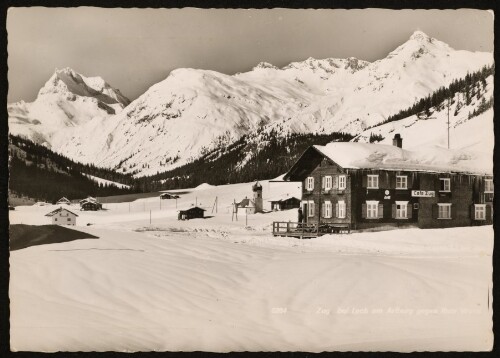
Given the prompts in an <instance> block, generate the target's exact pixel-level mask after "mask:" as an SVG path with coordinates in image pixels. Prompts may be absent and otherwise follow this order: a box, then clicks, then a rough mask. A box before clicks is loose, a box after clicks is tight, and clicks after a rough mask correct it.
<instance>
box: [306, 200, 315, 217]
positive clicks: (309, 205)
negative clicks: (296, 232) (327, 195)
mask: <svg viewBox="0 0 500 358" xmlns="http://www.w3.org/2000/svg"><path fill="white" fill-rule="evenodd" d="M314 212H315V207H314V200H310V201H308V202H307V217H308V218H313V217H314Z"/></svg>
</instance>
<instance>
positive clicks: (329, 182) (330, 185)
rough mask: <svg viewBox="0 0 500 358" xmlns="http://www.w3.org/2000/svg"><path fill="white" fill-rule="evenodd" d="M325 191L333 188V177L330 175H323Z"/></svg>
mask: <svg viewBox="0 0 500 358" xmlns="http://www.w3.org/2000/svg"><path fill="white" fill-rule="evenodd" d="M324 178H325V187H324V189H325V191H330V190H332V188H333V178H332V176H331V175H326V176H325V177H324Z"/></svg>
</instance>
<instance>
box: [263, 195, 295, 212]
mask: <svg viewBox="0 0 500 358" xmlns="http://www.w3.org/2000/svg"><path fill="white" fill-rule="evenodd" d="M270 202H271V209H272V210H273V211H281V210H289V209H297V208H300V199H297V198H296V197H294V196H291V197H289V198H286V199H276V200H270Z"/></svg>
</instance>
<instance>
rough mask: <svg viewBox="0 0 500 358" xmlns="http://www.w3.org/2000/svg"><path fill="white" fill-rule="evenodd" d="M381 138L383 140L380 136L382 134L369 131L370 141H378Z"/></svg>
mask: <svg viewBox="0 0 500 358" xmlns="http://www.w3.org/2000/svg"><path fill="white" fill-rule="evenodd" d="M381 140H384V137H383V136H382V134H373V133H370V143H373V142H380V141H381Z"/></svg>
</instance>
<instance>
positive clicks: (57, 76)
mask: <svg viewBox="0 0 500 358" xmlns="http://www.w3.org/2000/svg"><path fill="white" fill-rule="evenodd" d="M54 94H61V95H65V96H67V97H69V98H72V99H74V98H73V97H72V96H71V95H73V96H74V95H76V96H82V97H95V98H97V99H98V100H99V101H101V102H103V103H106V104H116V103H119V104H121V105H123V106H126V105H128V104H129V103H130V100H129V99H128V98H127V97H125V96H124V95H123V94H122V93H121V92H120V91H119V90H118V89H115V88H113V87H111V86H110V85H109V84H108V83H107V82H106V81H104V79H103V78H102V77H85V76H83V75H81V74H79V73H78V72H76V71H75V70H73V69H72V68H70V67H65V68H62V69H58V68H56V69H55V71H54V74H53V75H52V76H51V77H50V79H49V80H48V81H47V82H46V83H45V85H44V86H43V87H42V88H41V89H40V91H39V92H38V96H45V95H54Z"/></svg>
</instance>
